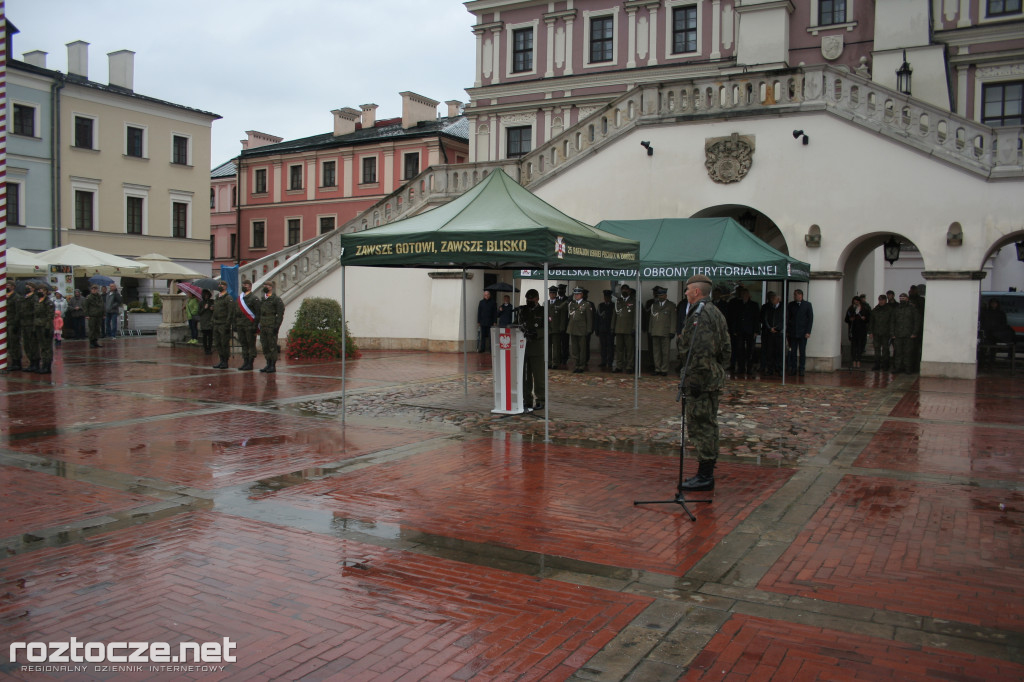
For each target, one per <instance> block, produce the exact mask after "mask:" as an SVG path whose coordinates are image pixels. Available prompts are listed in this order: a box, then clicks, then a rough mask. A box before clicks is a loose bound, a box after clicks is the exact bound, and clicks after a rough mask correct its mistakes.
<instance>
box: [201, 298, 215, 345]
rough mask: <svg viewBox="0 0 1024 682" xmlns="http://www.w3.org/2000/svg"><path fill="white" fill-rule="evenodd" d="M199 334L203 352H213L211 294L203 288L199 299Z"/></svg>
mask: <svg viewBox="0 0 1024 682" xmlns="http://www.w3.org/2000/svg"><path fill="white" fill-rule="evenodd" d="M199 334H200V335H201V336H202V337H203V352H204V353H206V354H207V355H212V354H213V294H211V293H210V290H209V289H203V297H202V298H201V299H200V301H199Z"/></svg>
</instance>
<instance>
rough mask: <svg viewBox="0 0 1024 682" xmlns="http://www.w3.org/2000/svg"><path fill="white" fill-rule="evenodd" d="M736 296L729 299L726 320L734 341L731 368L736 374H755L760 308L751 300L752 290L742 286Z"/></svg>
mask: <svg viewBox="0 0 1024 682" xmlns="http://www.w3.org/2000/svg"><path fill="white" fill-rule="evenodd" d="M736 294H737V295H736V297H735V298H733V299H732V300H731V301H729V308H728V315H727V316H726V321H727V322H728V323H729V335H730V337H731V341H732V359H730V369H731V370H732V371H734V372H735V373H736V374H753V372H754V341H755V340H756V339H757V332H758V330H759V329H760V327H761V321H760V312H761V311H760V309H759V308H758V307H757V303H755V302H754V301H752V300H750V290H749V289H747V288H746V287H740V288H739V289H737V290H736Z"/></svg>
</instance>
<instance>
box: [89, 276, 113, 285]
mask: <svg viewBox="0 0 1024 682" xmlns="http://www.w3.org/2000/svg"><path fill="white" fill-rule="evenodd" d="M113 283H114V280H112V279H111V278H109V277H107V276H106V275H93V276H92V277H90V278H89V284H98V285H99V286H101V287H109V286H110V285H111V284H113Z"/></svg>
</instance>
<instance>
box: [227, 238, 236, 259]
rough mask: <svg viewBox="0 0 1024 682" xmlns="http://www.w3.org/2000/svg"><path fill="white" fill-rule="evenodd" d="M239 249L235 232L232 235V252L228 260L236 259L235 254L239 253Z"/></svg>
mask: <svg viewBox="0 0 1024 682" xmlns="http://www.w3.org/2000/svg"><path fill="white" fill-rule="evenodd" d="M237 247H238V235H237V234H235V233H234V232H232V233H231V252H230V253H228V258H234V257H235V254H236V253H238V252H237V251H236V249H237Z"/></svg>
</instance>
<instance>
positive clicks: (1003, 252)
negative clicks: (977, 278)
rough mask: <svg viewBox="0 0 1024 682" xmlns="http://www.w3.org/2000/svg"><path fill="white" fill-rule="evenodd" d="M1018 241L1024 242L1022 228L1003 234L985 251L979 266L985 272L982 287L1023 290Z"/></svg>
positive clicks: (1022, 264) (1021, 264) (1023, 274)
mask: <svg viewBox="0 0 1024 682" xmlns="http://www.w3.org/2000/svg"><path fill="white" fill-rule="evenodd" d="M1018 242H1024V230H1017V231H1015V232H1010V233H1009V234H1006V235H1003V236H1002V237H1000V238H999V239H997V240H996V241H995V242H993V243H992V245H991V246H990V247H989V249H988V251H986V252H985V256H984V257H983V258H982V259H981V263H980V268H979V269H980V270H982V271H983V272H984V273H985V279H984V282H983V283H982V289H984V290H989V291H1009V290H1010V289H1011V288H1016V289H1017V291H1024V261H1021V260H1019V259H1018V258H1019V255H1018V251H1019V249H1018V247H1017V244H1018ZM1020 255H1024V254H1020Z"/></svg>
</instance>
